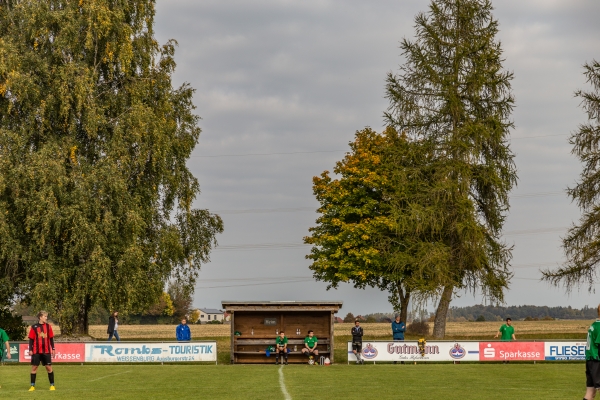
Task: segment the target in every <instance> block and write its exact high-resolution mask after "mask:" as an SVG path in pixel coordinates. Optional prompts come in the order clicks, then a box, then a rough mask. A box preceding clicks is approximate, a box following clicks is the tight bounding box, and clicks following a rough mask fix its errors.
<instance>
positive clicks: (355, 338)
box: [351, 320, 364, 364]
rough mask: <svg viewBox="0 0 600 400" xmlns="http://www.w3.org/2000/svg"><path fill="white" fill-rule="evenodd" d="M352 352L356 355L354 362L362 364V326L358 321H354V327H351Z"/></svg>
mask: <svg viewBox="0 0 600 400" xmlns="http://www.w3.org/2000/svg"><path fill="white" fill-rule="evenodd" d="M351 333H352V352H353V353H354V355H355V356H356V363H357V364H358V363H361V364H364V360H363V359H362V337H363V328H361V326H360V321H359V320H356V321H354V328H352V331H351Z"/></svg>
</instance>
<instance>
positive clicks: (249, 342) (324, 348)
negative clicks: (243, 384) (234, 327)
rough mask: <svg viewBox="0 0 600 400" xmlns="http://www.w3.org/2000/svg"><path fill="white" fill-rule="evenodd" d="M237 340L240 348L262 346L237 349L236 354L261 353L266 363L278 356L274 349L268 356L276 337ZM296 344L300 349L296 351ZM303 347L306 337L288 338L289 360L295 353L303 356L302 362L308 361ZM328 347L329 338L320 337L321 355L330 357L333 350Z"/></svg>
mask: <svg viewBox="0 0 600 400" xmlns="http://www.w3.org/2000/svg"><path fill="white" fill-rule="evenodd" d="M317 338H318V337H317ZM235 342H236V345H237V348H238V349H243V348H244V347H246V346H252V347H253V348H254V347H255V346H258V347H260V349H259V350H236V351H235V353H236V354H253V355H256V354H261V355H262V356H263V357H265V359H266V360H265V362H266V363H275V358H276V357H275V352H274V351H272V352H271V356H270V357H267V356H266V349H267V347H275V339H271V340H269V339H237V340H236V341H235ZM294 346H296V348H297V349H298V350H297V351H294ZM303 348H304V339H289V338H288V349H290V352H289V353H288V362H291V356H292V355H294V356H296V355H298V356H300V357H301V358H302V359H301V362H307V360H308V357H307V356H306V355H305V354H304V353H302V349H303ZM328 348H329V340H327V339H324V340H321V339H319V341H318V342H317V350H319V356H325V357H329V354H330V353H331V351H330V350H329V349H328ZM316 361H319V360H316ZM295 362H297V360H296V359H295Z"/></svg>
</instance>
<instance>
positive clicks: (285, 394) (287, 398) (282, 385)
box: [279, 364, 292, 400]
mask: <svg viewBox="0 0 600 400" xmlns="http://www.w3.org/2000/svg"><path fill="white" fill-rule="evenodd" d="M279 387H280V388H281V393H283V398H284V399H285V400H292V397H291V396H290V394H289V393H288V391H287V389H286V388H285V382H284V381H283V364H282V365H281V367H279Z"/></svg>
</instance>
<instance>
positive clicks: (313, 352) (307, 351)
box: [302, 347, 318, 354]
mask: <svg viewBox="0 0 600 400" xmlns="http://www.w3.org/2000/svg"><path fill="white" fill-rule="evenodd" d="M302 351H303V352H305V353H308V354H315V351H318V350H317V349H312V350H311V349H307V348H306V347H305V348H303V349H302Z"/></svg>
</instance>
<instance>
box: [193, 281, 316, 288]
mask: <svg viewBox="0 0 600 400" xmlns="http://www.w3.org/2000/svg"><path fill="white" fill-rule="evenodd" d="M312 280H313V279H312V278H310V279H296V280H289V281H279V282H265V283H249V284H245V285H222V286H199V287H197V288H196V289H218V288H230V287H242V286H263V285H281V284H283V283H301V282H309V281H312Z"/></svg>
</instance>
